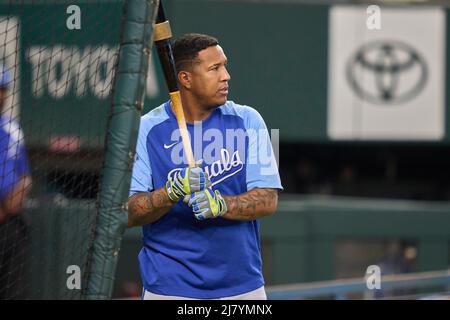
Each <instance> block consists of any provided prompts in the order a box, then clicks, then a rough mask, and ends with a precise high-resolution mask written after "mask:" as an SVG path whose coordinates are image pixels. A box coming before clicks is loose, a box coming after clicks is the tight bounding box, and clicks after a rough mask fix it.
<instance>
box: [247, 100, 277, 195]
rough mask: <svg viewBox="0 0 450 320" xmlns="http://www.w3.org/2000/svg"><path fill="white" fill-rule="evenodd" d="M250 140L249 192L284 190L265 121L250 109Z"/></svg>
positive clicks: (248, 155)
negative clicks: (263, 189) (255, 190)
mask: <svg viewBox="0 0 450 320" xmlns="http://www.w3.org/2000/svg"><path fill="white" fill-rule="evenodd" d="M245 123H246V130H247V134H248V138H249V142H248V150H247V155H246V161H247V176H246V181H247V190H252V189H255V188H273V189H280V190H283V187H282V185H281V180H280V175H279V173H278V165H277V162H276V159H275V154H274V151H273V147H272V143H271V140H270V136H269V133H268V130H267V126H266V124H265V122H264V119H263V118H262V117H261V115H260V114H259V112H258V111H256V110H255V109H252V108H249V109H248V112H247V116H246V121H245Z"/></svg>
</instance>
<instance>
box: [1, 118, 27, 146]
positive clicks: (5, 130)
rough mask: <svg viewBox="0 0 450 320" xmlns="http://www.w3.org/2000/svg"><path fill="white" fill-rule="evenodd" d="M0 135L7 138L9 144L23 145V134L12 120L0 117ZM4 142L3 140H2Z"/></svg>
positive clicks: (17, 124)
mask: <svg viewBox="0 0 450 320" xmlns="http://www.w3.org/2000/svg"><path fill="white" fill-rule="evenodd" d="M0 134H2V135H3V136H8V138H9V139H7V140H9V144H11V143H19V144H22V143H23V133H22V129H21V128H20V125H19V123H18V122H17V121H16V120H14V119H9V118H7V117H5V116H1V117H0ZM2 140H4V139H2Z"/></svg>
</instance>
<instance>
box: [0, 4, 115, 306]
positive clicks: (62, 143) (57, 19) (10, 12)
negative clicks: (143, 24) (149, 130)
mask: <svg viewBox="0 0 450 320" xmlns="http://www.w3.org/2000/svg"><path fill="white" fill-rule="evenodd" d="M122 4H123V3H122V1H102V0H98V1H71V2H69V1H55V0H53V1H52V0H46V1H2V2H0V67H1V68H2V69H1V72H0V76H1V79H0V80H1V83H0V86H1V88H0V103H1V105H2V110H1V119H0V122H1V123H0V124H1V128H0V170H1V171H2V172H1V174H0V178H1V181H0V184H1V185H0V197H1V198H0V202H1V207H0V299H17V298H35V299H53V298H56V299H74V298H80V297H81V292H82V291H81V290H79V289H78V282H77V278H76V275H77V270H78V268H79V270H80V273H81V281H83V279H84V277H85V276H84V272H85V270H86V265H87V263H88V261H87V260H88V256H89V255H88V253H89V250H90V247H91V244H92V237H93V231H94V224H95V221H96V201H97V193H98V180H99V176H100V169H101V166H102V161H103V155H104V141H105V130H106V125H107V120H108V115H109V106H110V102H111V99H110V91H111V85H112V81H113V77H114V71H115V66H116V60H117V50H118V43H119V39H120V35H119V33H120V28H121V19H122ZM72 5H76V7H73V6H72ZM78 10H79V11H78ZM77 12H78V13H79V20H77ZM78 22H79V24H78ZM78 27H79V28H78Z"/></svg>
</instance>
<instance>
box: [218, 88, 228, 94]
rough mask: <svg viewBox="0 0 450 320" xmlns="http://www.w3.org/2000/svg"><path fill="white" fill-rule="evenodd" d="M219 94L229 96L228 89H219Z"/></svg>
mask: <svg viewBox="0 0 450 320" xmlns="http://www.w3.org/2000/svg"><path fill="white" fill-rule="evenodd" d="M219 93H221V94H224V95H227V94H228V87H223V88H222V89H219Z"/></svg>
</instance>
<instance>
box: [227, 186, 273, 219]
mask: <svg viewBox="0 0 450 320" xmlns="http://www.w3.org/2000/svg"><path fill="white" fill-rule="evenodd" d="M224 199H225V202H226V204H227V208H228V211H227V213H226V214H225V215H224V216H223V217H224V218H227V219H230V220H241V221H249V220H255V219H257V218H261V217H264V216H268V215H271V214H272V213H274V212H275V210H276V209H277V205H278V191H277V190H275V189H253V190H251V191H248V192H246V193H243V194H241V195H238V196H230V197H224Z"/></svg>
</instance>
